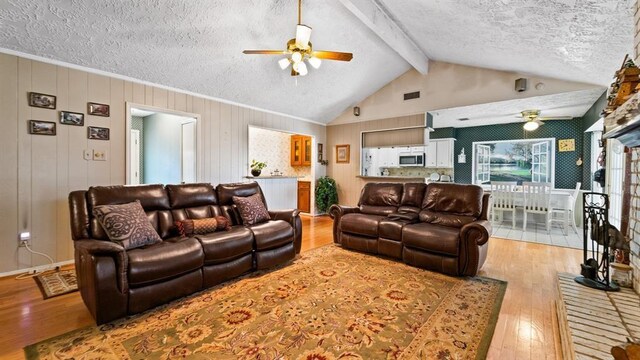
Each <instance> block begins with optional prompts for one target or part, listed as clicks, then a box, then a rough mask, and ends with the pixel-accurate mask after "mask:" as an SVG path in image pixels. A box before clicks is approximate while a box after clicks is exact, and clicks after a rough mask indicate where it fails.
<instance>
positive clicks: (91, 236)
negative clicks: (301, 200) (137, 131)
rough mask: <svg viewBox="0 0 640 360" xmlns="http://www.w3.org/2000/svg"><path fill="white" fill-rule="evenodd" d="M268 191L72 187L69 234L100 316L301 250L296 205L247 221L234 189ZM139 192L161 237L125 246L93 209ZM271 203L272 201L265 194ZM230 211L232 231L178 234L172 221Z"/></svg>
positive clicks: (83, 284) (253, 186) (245, 186)
mask: <svg viewBox="0 0 640 360" xmlns="http://www.w3.org/2000/svg"><path fill="white" fill-rule="evenodd" d="M256 193H259V194H260V195H261V197H262V200H263V201H264V195H263V194H262V190H261V189H260V187H259V186H258V184H257V183H238V184H220V185H218V186H217V187H216V188H215V189H214V188H213V186H212V185H211V184H186V185H167V186H162V185H141V186H106V187H91V188H89V190H88V191H74V192H72V193H71V194H70V195H69V207H70V212H71V234H72V238H73V240H74V247H75V265H76V274H77V276H78V287H79V288H80V293H81V295H82V299H83V300H84V303H85V304H86V306H87V308H88V309H89V311H90V312H91V314H92V315H93V317H94V318H95V320H96V323H97V324H103V323H106V322H109V321H111V320H115V319H118V318H121V317H123V316H125V315H130V314H135V313H139V312H142V311H144V310H147V309H150V308H152V307H155V306H157V305H160V304H163V303H166V302H168V301H171V300H173V299H176V298H179V297H182V296H185V295H188V294H191V293H194V292H197V291H200V290H202V289H206V288H208V287H211V286H214V285H216V284H219V283H222V282H224V281H226V280H229V279H232V278H234V277H237V276H239V275H241V274H243V273H245V272H248V271H252V270H257V269H266V268H270V267H272V266H275V265H278V264H282V263H286V262H288V261H290V260H292V259H293V258H294V257H295V255H296V254H297V253H299V252H300V247H301V241H302V223H301V221H300V216H299V215H298V214H299V211H298V210H281V211H269V215H270V216H271V220H269V221H267V222H264V223H260V224H256V225H250V226H244V225H242V220H241V218H240V215H239V213H238V211H237V209H236V208H235V206H234V205H233V201H232V197H233V196H249V195H253V194H256ZM135 200H140V202H141V204H142V207H143V208H144V210H145V212H146V214H147V216H148V218H149V221H150V222H151V224H152V225H153V227H154V228H155V229H156V230H157V232H158V234H159V235H160V237H161V238H162V239H163V241H162V242H160V243H157V244H153V245H149V246H145V247H142V248H137V249H130V250H127V251H125V249H124V248H123V247H122V246H120V245H118V244H116V243H114V242H111V241H109V239H108V237H107V235H106V233H105V232H104V230H103V229H102V226H101V225H100V224H99V223H98V221H97V219H95V218H94V217H93V216H92V209H93V207H94V206H97V205H109V204H123V203H129V202H132V201H135ZM265 204H266V202H265ZM219 215H223V216H226V217H227V218H229V219H230V220H231V223H232V228H231V230H230V231H224V230H223V231H216V232H214V233H210V234H206V235H195V236H194V237H191V238H186V237H180V236H177V234H176V233H175V231H174V230H173V227H174V222H175V221H178V220H184V219H201V218H207V217H212V216H219Z"/></svg>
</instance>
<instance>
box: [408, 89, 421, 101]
mask: <svg viewBox="0 0 640 360" xmlns="http://www.w3.org/2000/svg"><path fill="white" fill-rule="evenodd" d="M418 98H420V91H414V92H410V93H406V94H404V99H405V100H411V99H418Z"/></svg>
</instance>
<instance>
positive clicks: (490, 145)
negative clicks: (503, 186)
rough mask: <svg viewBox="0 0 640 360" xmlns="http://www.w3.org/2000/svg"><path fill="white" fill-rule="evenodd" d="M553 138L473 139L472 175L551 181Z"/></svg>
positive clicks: (484, 179)
mask: <svg viewBox="0 0 640 360" xmlns="http://www.w3.org/2000/svg"><path fill="white" fill-rule="evenodd" d="M554 154H555V139H526V140H507V141H487V142H474V143H473V179H474V183H475V184H477V185H482V184H489V183H490V182H491V181H515V182H517V183H518V184H522V182H551V183H553V178H554V173H555V159H554V158H555V156H554Z"/></svg>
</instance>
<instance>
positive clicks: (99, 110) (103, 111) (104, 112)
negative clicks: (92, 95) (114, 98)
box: [87, 102, 109, 117]
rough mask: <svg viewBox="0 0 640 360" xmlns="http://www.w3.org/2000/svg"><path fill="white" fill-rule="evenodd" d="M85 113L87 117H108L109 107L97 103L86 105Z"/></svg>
mask: <svg viewBox="0 0 640 360" xmlns="http://www.w3.org/2000/svg"><path fill="white" fill-rule="evenodd" d="M87 112H88V113H89V115H95V116H104V117H109V105H107V104H98V103H92V102H90V103H87Z"/></svg>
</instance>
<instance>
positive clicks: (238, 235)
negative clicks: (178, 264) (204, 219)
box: [195, 226, 253, 265]
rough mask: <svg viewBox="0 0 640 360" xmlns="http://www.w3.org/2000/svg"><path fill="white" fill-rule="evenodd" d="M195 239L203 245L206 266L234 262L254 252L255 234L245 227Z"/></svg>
mask: <svg viewBox="0 0 640 360" xmlns="http://www.w3.org/2000/svg"><path fill="white" fill-rule="evenodd" d="M195 237H196V238H197V239H198V240H200V243H201V244H202V250H203V251H204V264H205V265H213V264H220V263H224V262H228V261H232V260H234V259H236V258H239V257H240V256H242V255H245V254H251V252H252V251H253V233H252V232H251V231H250V230H249V229H247V228H246V227H244V226H234V227H232V228H231V230H229V231H219V232H215V233H210V234H205V235H196V236H195Z"/></svg>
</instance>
